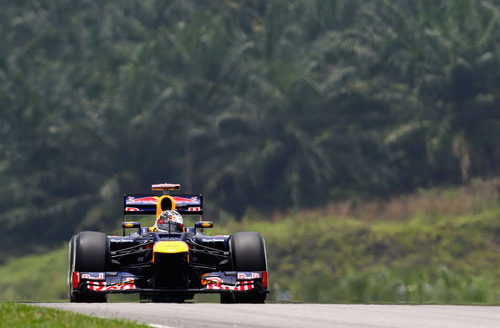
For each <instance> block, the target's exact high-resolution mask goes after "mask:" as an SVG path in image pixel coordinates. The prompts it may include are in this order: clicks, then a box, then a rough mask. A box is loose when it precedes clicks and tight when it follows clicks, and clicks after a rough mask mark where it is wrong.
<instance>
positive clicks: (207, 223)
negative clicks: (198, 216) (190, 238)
mask: <svg viewBox="0 0 500 328" xmlns="http://www.w3.org/2000/svg"><path fill="white" fill-rule="evenodd" d="M213 226H214V223H213V222H212V221H198V222H196V223H195V224H194V227H195V228H212V227H213Z"/></svg>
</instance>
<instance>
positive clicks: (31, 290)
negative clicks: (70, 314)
mask: <svg viewBox="0 0 500 328" xmlns="http://www.w3.org/2000/svg"><path fill="white" fill-rule="evenodd" d="M67 263H68V250H67V246H66V244H64V246H62V247H61V248H59V249H57V250H54V251H51V252H48V253H46V254H42V255H29V256H25V257H22V258H19V259H12V260H10V261H9V262H7V263H6V264H5V265H3V266H0V300H12V301H56V300H62V299H66V295H67V292H66V286H67V270H68V265H67Z"/></svg>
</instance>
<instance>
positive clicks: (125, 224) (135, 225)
mask: <svg viewBox="0 0 500 328" xmlns="http://www.w3.org/2000/svg"><path fill="white" fill-rule="evenodd" d="M129 228H137V232H138V233H141V223H140V222H122V230H123V236H125V229H129Z"/></svg>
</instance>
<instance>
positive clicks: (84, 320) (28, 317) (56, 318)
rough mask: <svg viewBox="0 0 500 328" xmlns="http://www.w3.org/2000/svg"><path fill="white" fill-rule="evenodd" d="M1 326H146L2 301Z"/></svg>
mask: <svg viewBox="0 0 500 328" xmlns="http://www.w3.org/2000/svg"><path fill="white" fill-rule="evenodd" d="M0 318H2V320H1V321H0V327H1V328H35V327H36V328H44V327H46V328H77V327H89V328H94V327H95V328H145V327H150V326H149V325H143V324H138V323H133V322H131V321H128V320H118V319H103V318H98V317H93V316H89V315H84V314H76V313H72V312H69V311H61V310H56V309H49V308H45V307H40V306H32V305H25V304H13V303H0Z"/></svg>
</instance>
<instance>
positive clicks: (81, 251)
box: [68, 231, 108, 303]
mask: <svg viewBox="0 0 500 328" xmlns="http://www.w3.org/2000/svg"><path fill="white" fill-rule="evenodd" d="M69 257H70V258H69V270H68V271H69V278H68V285H69V286H68V287H69V299H70V302H88V303H94V302H106V294H95V293H90V292H88V291H85V292H82V291H79V290H74V289H73V272H75V271H77V272H105V271H106V263H107V259H108V237H107V236H106V235H105V234H104V233H102V232H95V231H82V232H80V233H79V234H77V235H75V236H73V238H71V241H70V243H69Z"/></svg>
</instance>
